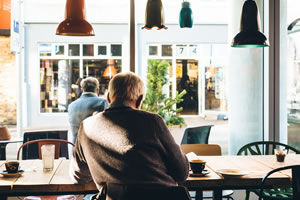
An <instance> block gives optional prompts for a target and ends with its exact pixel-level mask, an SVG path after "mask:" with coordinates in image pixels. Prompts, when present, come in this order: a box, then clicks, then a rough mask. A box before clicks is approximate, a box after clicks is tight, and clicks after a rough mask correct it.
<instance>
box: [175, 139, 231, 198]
mask: <svg viewBox="0 0 300 200" xmlns="http://www.w3.org/2000/svg"><path fill="white" fill-rule="evenodd" d="M180 147H181V149H182V151H183V152H184V153H185V154H187V153H190V152H194V153H195V154H196V155H198V156H221V155H222V149H221V146H220V145H217V144H182V145H181V146H180ZM232 194H233V191H232V190H223V191H222V197H225V198H227V199H233V198H232V197H231V195H232ZM198 195H200V194H198V193H197V191H196V196H198ZM191 196H194V195H191ZM212 197H213V193H212V191H204V192H203V199H207V198H209V199H210V198H212Z"/></svg>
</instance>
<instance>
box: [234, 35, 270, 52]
mask: <svg viewBox="0 0 300 200" xmlns="http://www.w3.org/2000/svg"><path fill="white" fill-rule="evenodd" d="M267 46H268V44H267V38H266V36H265V35H264V34H262V33H261V32H259V31H253V32H251V31H241V32H239V33H238V34H237V35H236V36H235V37H234V39H233V42H232V47H240V48H257V47H267Z"/></svg>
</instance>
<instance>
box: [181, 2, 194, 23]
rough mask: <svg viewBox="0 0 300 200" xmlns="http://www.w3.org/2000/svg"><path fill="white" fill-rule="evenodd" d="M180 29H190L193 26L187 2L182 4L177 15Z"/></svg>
mask: <svg viewBox="0 0 300 200" xmlns="http://www.w3.org/2000/svg"><path fill="white" fill-rule="evenodd" d="M179 25H180V28H192V26H193V11H192V9H191V8H190V3H189V2H187V1H184V2H182V4H181V10H180V14H179Z"/></svg>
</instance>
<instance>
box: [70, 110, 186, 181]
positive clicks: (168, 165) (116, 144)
mask: <svg viewBox="0 0 300 200" xmlns="http://www.w3.org/2000/svg"><path fill="white" fill-rule="evenodd" d="M76 145H77V147H76V150H75V153H76V155H77V156H79V157H77V158H78V159H79V160H85V161H86V162H87V166H88V168H89V171H90V173H91V175H92V177H93V178H94V181H95V182H96V183H97V184H99V185H100V183H101V182H109V183H120V184H155V185H161V186H174V185H176V182H179V181H184V180H185V179H186V176H187V174H188V170H189V169H188V163H187V160H186V157H185V156H184V154H183V153H182V152H181V150H180V148H179V146H178V145H177V144H176V143H175V141H174V139H173V137H172V136H171V134H170V132H169V130H168V128H167V127H166V125H165V124H164V122H163V120H162V118H161V117H160V116H158V115H156V114H152V113H148V112H144V111H139V110H135V109H132V108H130V107H129V106H126V105H111V107H110V108H109V109H107V110H106V111H105V112H102V113H99V114H97V115H95V116H93V117H90V118H88V119H86V120H84V121H83V123H82V126H81V129H80V131H79V135H78V141H77V143H76ZM82 153H84V156H83V157H80V156H81V155H82ZM85 167H86V166H79V168H81V170H80V171H79V174H81V173H82V174H85V176H86V175H87V174H86V171H85ZM79 177H81V175H79ZM77 181H79V179H78V180H77Z"/></svg>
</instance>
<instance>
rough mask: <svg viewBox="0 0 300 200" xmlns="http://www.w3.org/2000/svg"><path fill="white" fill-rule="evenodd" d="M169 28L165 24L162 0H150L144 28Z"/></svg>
mask: <svg viewBox="0 0 300 200" xmlns="http://www.w3.org/2000/svg"><path fill="white" fill-rule="evenodd" d="M152 28H156V29H158V30H160V29H167V27H166V26H165V25H164V9H163V5H162V2H161V0H148V2H147V7H146V14H145V26H144V27H142V29H147V30H151V29H152Z"/></svg>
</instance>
